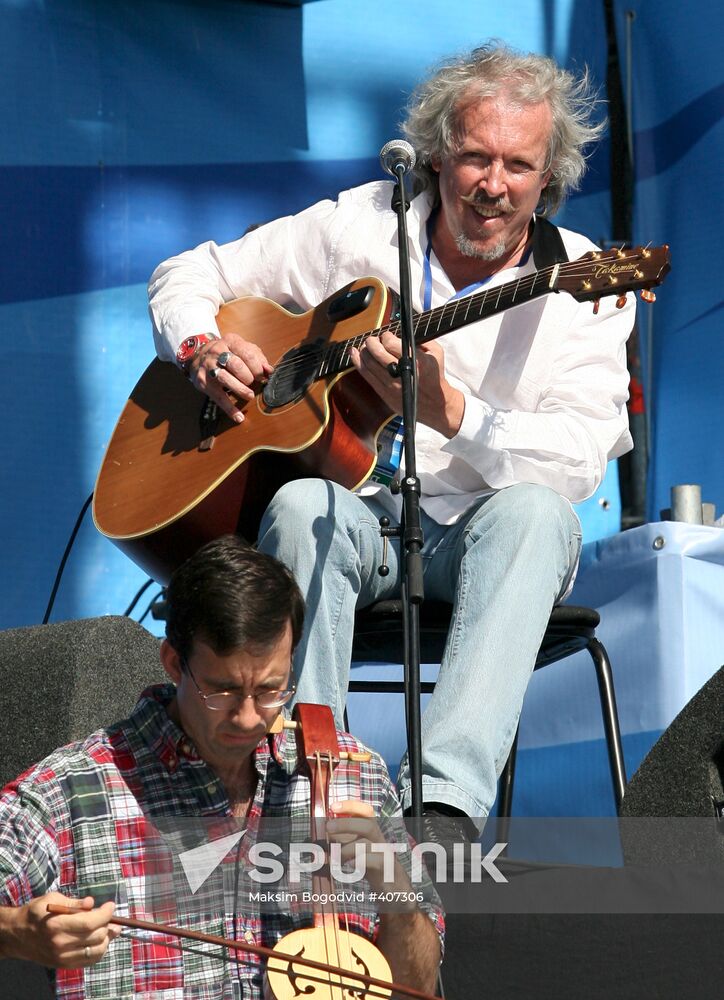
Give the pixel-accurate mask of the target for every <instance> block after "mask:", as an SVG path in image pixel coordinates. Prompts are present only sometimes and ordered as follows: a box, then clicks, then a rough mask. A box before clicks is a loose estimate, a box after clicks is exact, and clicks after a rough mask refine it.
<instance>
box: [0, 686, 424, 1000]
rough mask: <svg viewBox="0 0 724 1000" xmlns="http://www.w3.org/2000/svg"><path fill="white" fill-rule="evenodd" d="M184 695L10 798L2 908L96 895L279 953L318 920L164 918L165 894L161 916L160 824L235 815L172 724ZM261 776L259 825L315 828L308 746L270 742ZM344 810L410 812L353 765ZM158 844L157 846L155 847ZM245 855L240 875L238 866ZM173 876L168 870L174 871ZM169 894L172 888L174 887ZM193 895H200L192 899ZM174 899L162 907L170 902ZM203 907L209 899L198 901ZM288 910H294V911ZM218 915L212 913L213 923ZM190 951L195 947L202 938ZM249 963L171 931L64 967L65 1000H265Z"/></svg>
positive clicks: (53, 759) (145, 711)
mask: <svg viewBox="0 0 724 1000" xmlns="http://www.w3.org/2000/svg"><path fill="white" fill-rule="evenodd" d="M174 693H175V689H174V688H173V686H171V685H161V686H158V687H153V688H149V689H148V690H147V691H145V692H144V693H143V695H142V696H141V699H140V701H139V702H138V704H137V706H136V708H135V709H134V711H133V713H132V714H131V716H130V718H128V719H126V720H124V721H123V722H120V723H117V724H115V725H114V726H112V727H111V728H109V729H105V730H100V731H98V732H96V733H94V734H92V735H91V736H89V737H88V738H87V739H86V740H84V741H83V742H82V743H74V744H71V745H69V746H67V747H63V748H61V749H59V750H56V751H55V752H54V753H52V754H51V755H50V756H49V757H47V758H46V759H45V760H43V761H41V762H40V763H39V764H37V765H35V766H34V767H32V768H30V769H29V770H28V771H26V772H25V773H24V774H22V775H21V776H20V777H19V778H17V779H16V780H15V781H13V782H11V783H10V784H9V785H8V786H7V787H6V788H5V789H4V790H3V793H2V795H1V796H0V904H2V905H10V906H20V905H23V904H25V903H27V902H29V901H30V900H31V899H32V898H34V897H36V896H40V895H43V894H44V893H46V892H49V891H51V890H57V891H59V892H62V893H63V894H65V895H68V896H73V897H77V898H80V897H83V896H85V895H92V896H94V897H95V898H97V899H98V900H99V901H103V900H105V899H115V900H116V913H118V915H120V916H130V917H134V918H137V919H138V918H140V919H151V920H161V921H162V922H169V923H170V922H172V920H170V919H167V918H168V917H169V916H175V918H176V920H177V922H178V923H180V924H185V925H186V926H192V927H194V928H195V929H197V930H203V931H205V932H206V933H211V934H217V935H220V936H223V937H226V938H235V939H237V940H240V939H243V940H246V941H247V942H250V943H253V944H261V945H265V946H267V947H273V945H274V944H276V942H277V941H278V940H279V939H280V938H281V937H282V936H283V935H284V934H286V933H288V932H289V931H291V930H294V929H296V928H297V927H299V926H301V925H302V924H303V923H308V914H306V913H301V912H296V908H295V907H294V906H293V905H292V906H289V905H287V906H285V907H282V908H281V909H278V910H276V911H272V912H266V911H265V912H260V907H259V906H249V907H247V906H245V907H244V912H242V913H238V912H236V909H237V907H236V905H235V903H234V900H235V899H237V898H238V896H236V895H234V894H232V896H231V901H230V902H229V896H228V894H227V895H225V896H224V897H222V898H225V899H226V900H227V902H229V907H228V910H226V912H224V909H225V908H224V907H223V905H222V906H221V907H218V906H217V908H216V909H215V910H214V909H213V908H211V907H210V908H209V909H207V910H206V911H204V909H203V905H202V906H201V907H200V909H199V910H198V912H195V913H190V914H185V915H181V914H179V913H178V910H177V909H175V908H174V899H173V896H172V892H169V893H168V898H167V900H166V903H167V906H168V908H167V909H166V910H163V907H161V909H162V913H161V915H159V912H158V911H159V906H158V899H159V897H158V895H157V898H156V903H155V904H154V905H153V907H152V908H153V912H149V898H150V896H149V891H148V889H149V882H153V881H154V880H155V881H156V882H158V873H159V864H158V861H159V859H158V857H157V856H155V855H156V854H157V851H156V848H157V846H158V843H159V838H158V833H157V830H158V828H162V827H163V825H164V820H165V821H166V825H167V826H168V825H169V821H170V820H173V823H172V824H171V825H172V826H174V828H175V829H177V830H178V829H179V827H181V828H182V827H183V823H181V824H179V822H178V821H179V820H180V819H181V820H183V819H184V818H185V817H195V818H196V820H197V822H198V818H199V817H201V818H206V819H207V820H208V821H209V822H211V823H213V822H214V820H215V818H219V823H220V828H222V832H223V825H224V823H223V820H222V818H226V823H227V829H226V831H225V832H227V833H228V832H229V828H228V823H229V817H231V809H230V804H229V800H228V798H227V795H226V792H225V789H224V787H223V785H222V783H221V782H220V781H219V779H218V777H217V776H216V774H215V773H214V771H213V770H212V769H211V768H210V767H209V766H208V765H207V764H206V763H205V761H203V760H202V759H201V758H200V757H199V756H198V754H197V753H196V751H195V748H194V747H193V745H192V743H191V741H190V740H189V738H188V737H187V736H186V735H185V734H184V733H183V732H182V731H181V730H180V729H179V728H178V727H177V726H176V725H175V724H174V723H173V722H172V721H171V719H170V718H169V716H168V714H167V712H166V705H167V704H168V702H169V701H170V700H171V698H172V697H173V696H174ZM338 738H339V743H340V748H341V749H346V750H359V749H363V750H364V747H361V745H360V744H359V743H358V742H357V741H356V740H355V739H354V738H353V737H351V736H349V735H347V734H341V733H340V734H338ZM254 761H255V765H256V769H257V771H258V775H259V780H258V783H257V789H256V793H255V797H254V802H253V804H252V806H251V809H250V811H249V814H248V816H247V817H246V819H245V821H244V822H245V825H247V826H249V825H253V824H254V823H255V822H259V821H260V820H261V817H262V816H263V817H264V820H265V821H266V818H267V817H270V816H271V817H275V816H278V817H289V818H291V820H292V821H294V820H295V818H296V819H298V820H299V821H300V822H301V821H302V820H303V821H304V824H305V827H306V828H307V829H308V823H309V813H310V795H309V781H308V779H307V778H306V777H304V776H303V775H301V774H300V772H299V770H298V769H297V756H296V746H295V740H294V738H293V737H291V738H290V737H289V735H288V731H284V732H282V733H281V734H279V735H278V736H275V737H273V738H267V739H266V740H264V741H263V742H262V743H260V744H259V746H258V747H257V749H256V751H255V756H254ZM334 795H335V799H336V800H337V801H341V800H343V799H346V798H359V799H361V800H362V801H366V802H369V803H371V804H372V806H373V807H374V809H375V813H376V814H377V815H379V816H381V817H383V818H384V817H391V816H395V815H399V814H400V806H399V800H398V799H397V796H396V794H395V791H394V789H393V787H392V783H391V781H390V778H389V775H388V773H387V769H386V767H385V765H384V763H383V762H382V760H381V759H380V758H379V757H378V756H377V755H376V754H373V755H372V759H371V761H370V762H369V763H362V764H360V763H357V762H350V761H342V762H341V763H340V764H339V766H338V767H337V768H336V770H335V772H334ZM154 845H155V846H154ZM239 856H240V855H237V860H236V867H237V870H238V867H239V865H238V858H239ZM161 867H163V865H161ZM161 884H163V879H161ZM187 891H188V890H187ZM160 898H162V897H160ZM194 898H196V897H194ZM422 908H424V909H425V910H426V911H427V912H428V913H429V915H430V917H431V918H432V919H433V921H434V922H435V924H436V926H437V928H438V930H439V931H440V933H441V934H442V931H443V919H442V914H441V911H440V910H439V908H438V907H437V906H436V904H435V903H434V902H433V903H432V904H431V905H427V904H423V907H422ZM284 909H287V910H291V912H283V910H284ZM210 912H215V913H217V914H218V915H217V916H212V917H209V916H208V915H203V913H206V914H208V913H210ZM348 919H349V924H350V926H351V928H352V929H353V930H356V931H358V932H359V933H362V934H364V935H366V936H368V937H374V934H375V930H376V916H375V914H374V913H373V912H367V913H365V912H364V911H358V912H357V913H352V914H350V915H349V918H348ZM188 944H191V943H190V942H189V943H188ZM249 959H251V960H247V957H246V956H244V961H243V963H242V962H241V961H237V959H236V958H235V957H234V954H231V958H229V955H228V954H227V955H226V956H225V960H224V961H220V960H219V949H218V948H215V947H212V946H207V945H196V944H193V945H192V946H191V947H185V946H184V943H183V942H179V939H177V938H170V937H166V936H165V935H159V934H155V933H154V934H146V935H145V936H142V935H138V934H135V933H134V934H126V933H124V934H122V935H121V936H120V937H118V938H117V939H116V940H114V941H113V942H111V945H110V947H109V949H108V951H107V952H106V954H105V956H104V957H103V959H102V960H101V961H100V962H98V963H97V964H95V965H93V966H90V967H88V968H85V969H71V970H63V969H59V970H57V971H56V973H55V988H56V992H57V996H58V997H61V998H63V1000H83V998H86V997H88V998H91V997H92V998H94V1000H100V998H103V1000H121V998H124V997H132V996H136V997H138V996H143V997H145V998H146V1000H181V998H184V1000H185V998H191V997H193V998H198V1000H231V998H234V1000H239V998H241V997H245V998H249V997H254V998H256V997H262V980H263V977H262V968H261V965H260V963H259V961H258V960H254V957H253V956H249Z"/></svg>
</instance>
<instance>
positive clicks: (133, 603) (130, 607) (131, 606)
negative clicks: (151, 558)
mask: <svg viewBox="0 0 724 1000" xmlns="http://www.w3.org/2000/svg"><path fill="white" fill-rule="evenodd" d="M152 583H153V580H152V579H151V577H150V576H149V578H148V580H146V582H145V583H144V585H143V586H142V587H141V589H140V590H138V591H137V592H136V596H135V597H134V598H133V600H132V601H131V603H130V604H129V605H128V607H127V608H126V610H125V611H124V612H123V617H124V618H128V616H129V615H130V613H131V612H132V611H133V609H134V608H135V606H136V605H137V604H138V602H139V601H140V600H141V598H142V597H143V595H144V594H145V593H146V591H147V590H148V588H149V587H150V586H151V584H152ZM155 599H156V598H155V597H154V600H155ZM151 603H153V602H151ZM147 614H148V611H146V614H145V615H144V616H143V617H144V618H145V617H146V615H147Z"/></svg>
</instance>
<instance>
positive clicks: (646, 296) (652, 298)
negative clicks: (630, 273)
mask: <svg viewBox="0 0 724 1000" xmlns="http://www.w3.org/2000/svg"><path fill="white" fill-rule="evenodd" d="M641 298H642V299H643V300H644V302H649V303H651V302H656V295H655V294H654V293H653V292H652V291H651V289H650V288H644V289H643V290H642V292H641Z"/></svg>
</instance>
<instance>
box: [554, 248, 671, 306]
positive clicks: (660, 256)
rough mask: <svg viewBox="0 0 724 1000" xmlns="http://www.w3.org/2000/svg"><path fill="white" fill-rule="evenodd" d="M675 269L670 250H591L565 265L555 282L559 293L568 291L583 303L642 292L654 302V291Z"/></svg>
mask: <svg viewBox="0 0 724 1000" xmlns="http://www.w3.org/2000/svg"><path fill="white" fill-rule="evenodd" d="M670 270H671V259H670V255H669V247H668V245H667V244H664V245H663V246H660V247H651V246H648V247H631V248H630V249H624V248H621V249H618V250H617V249H614V250H591V251H589V252H588V253H587V254H584V255H583V257H579V258H578V259H577V260H574V261H571V262H570V263H569V264H562V265H561V267H560V270H559V271H558V276H557V278H556V281H555V288H556V290H557V291H563V292H568V293H569V294H570V295H572V296H573V297H574V298H575V299H578V301H579V302H588V301H593V300H596V299H600V298H602V297H603V296H604V295H618V296H622V295H625V293H626V292H633V291H636V290H638V289H641V290H642V295H641V297H642V298H643V299H644V300H645V301H647V302H653V301H654V298H655V296H654V294H653V293H652V292H651V289H652V288H653V287H654V286H656V285H660V284H661V282H662V281H663V280H664V278H665V277H666V275H667V274H668V273H669V271H670Z"/></svg>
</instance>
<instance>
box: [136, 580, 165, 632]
mask: <svg viewBox="0 0 724 1000" xmlns="http://www.w3.org/2000/svg"><path fill="white" fill-rule="evenodd" d="M148 582H149V583H153V582H154V581H153V580H149V581H148ZM143 589H144V590H145V589H146V588H145V586H144V588H143ZM139 596H140V595H139ZM159 597H163V590H159V592H158V593H157V594H154V596H153V597H152V598H151V600H150V601H149V602H148V605H147V606H146V610H145V611H144V612H143V614H142V615H141V617H140V618H139V619H138V624H139V625H140V624H141V623H142V622H143V620H144V618H146V616H147V615H148V613H149V611H150V610H151V608H152V607H153V606H154V604H155V603H156V602H157V601H158V599H159Z"/></svg>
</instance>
